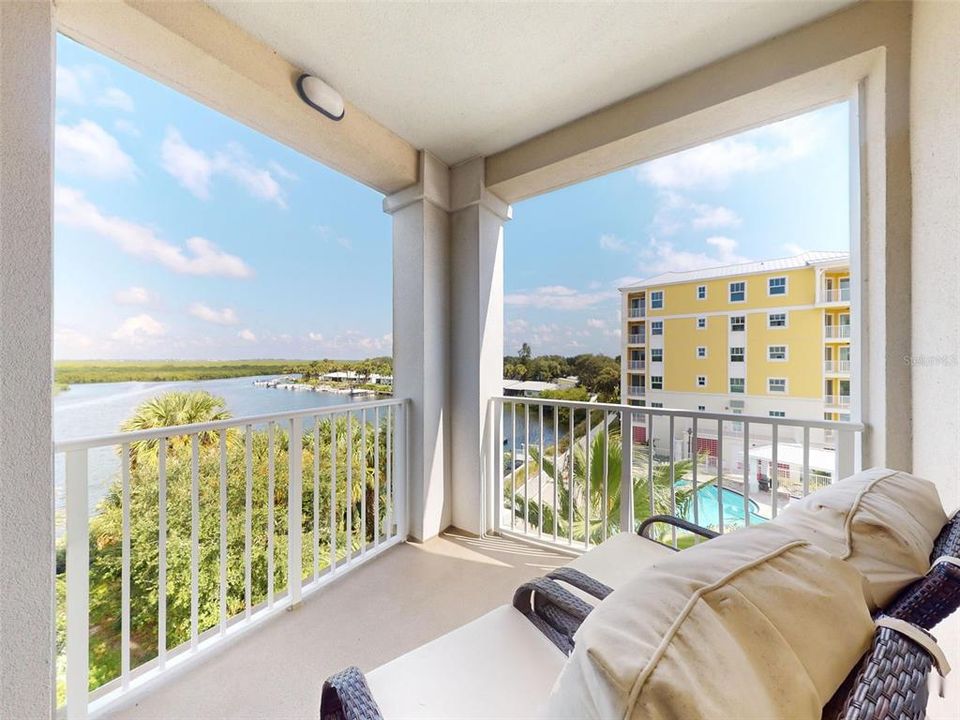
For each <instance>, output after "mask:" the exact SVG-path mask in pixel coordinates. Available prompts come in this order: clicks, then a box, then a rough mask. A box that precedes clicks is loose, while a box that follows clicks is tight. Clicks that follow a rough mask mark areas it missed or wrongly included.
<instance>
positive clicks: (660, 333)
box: [650, 320, 663, 337]
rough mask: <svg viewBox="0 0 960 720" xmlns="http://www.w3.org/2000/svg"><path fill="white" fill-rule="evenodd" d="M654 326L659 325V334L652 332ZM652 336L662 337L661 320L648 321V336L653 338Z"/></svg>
mask: <svg viewBox="0 0 960 720" xmlns="http://www.w3.org/2000/svg"><path fill="white" fill-rule="evenodd" d="M655 325H659V326H660V332H656V331H654V329H653V328H654V326H655ZM654 335H663V320H651V321H650V336H651V337H653V336H654Z"/></svg>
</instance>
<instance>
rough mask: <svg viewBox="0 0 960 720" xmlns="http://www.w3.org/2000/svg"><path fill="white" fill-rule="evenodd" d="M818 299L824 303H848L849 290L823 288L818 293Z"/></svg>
mask: <svg viewBox="0 0 960 720" xmlns="http://www.w3.org/2000/svg"><path fill="white" fill-rule="evenodd" d="M820 299H821V302H825V303H848V302H850V288H823V289H822V290H821V291H820Z"/></svg>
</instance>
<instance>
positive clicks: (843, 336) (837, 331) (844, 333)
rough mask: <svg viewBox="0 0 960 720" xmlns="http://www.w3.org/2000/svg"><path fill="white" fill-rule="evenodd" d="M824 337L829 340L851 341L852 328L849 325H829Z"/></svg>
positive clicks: (824, 329) (824, 330)
mask: <svg viewBox="0 0 960 720" xmlns="http://www.w3.org/2000/svg"><path fill="white" fill-rule="evenodd" d="M823 336H824V337H825V338H826V339H827V340H840V341H844V340H849V339H850V326H849V325H827V326H825V327H824V328H823Z"/></svg>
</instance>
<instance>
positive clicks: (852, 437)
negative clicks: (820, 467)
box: [833, 430, 856, 482]
mask: <svg viewBox="0 0 960 720" xmlns="http://www.w3.org/2000/svg"><path fill="white" fill-rule="evenodd" d="M855 453H856V433H854V432H853V431H852V430H839V431H838V432H837V451H836V455H835V456H834V457H835V458H836V469H835V470H834V476H833V482H838V481H839V480H843V479H844V478H845V477H850V476H851V475H853V473H854V472H856V467H855V462H856V458H855Z"/></svg>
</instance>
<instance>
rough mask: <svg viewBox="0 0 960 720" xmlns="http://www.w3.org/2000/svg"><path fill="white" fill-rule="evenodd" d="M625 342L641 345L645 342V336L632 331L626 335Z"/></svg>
mask: <svg viewBox="0 0 960 720" xmlns="http://www.w3.org/2000/svg"><path fill="white" fill-rule="evenodd" d="M627 342H629V343H630V344H631V345H642V344H643V343H644V342H645V337H644V336H643V335H642V334H640V333H633V334H632V335H629V336H628V338H627Z"/></svg>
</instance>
